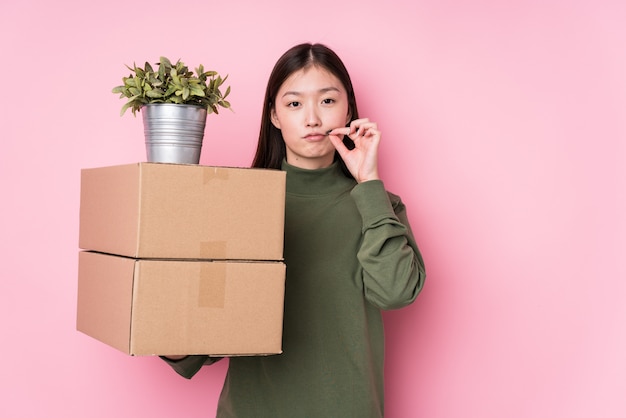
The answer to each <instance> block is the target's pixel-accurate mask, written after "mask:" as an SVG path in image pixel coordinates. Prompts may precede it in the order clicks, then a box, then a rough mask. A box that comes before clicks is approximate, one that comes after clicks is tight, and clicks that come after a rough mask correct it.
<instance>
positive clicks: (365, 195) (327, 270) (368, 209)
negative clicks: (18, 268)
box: [169, 163, 425, 418]
mask: <svg viewBox="0 0 626 418" xmlns="http://www.w3.org/2000/svg"><path fill="white" fill-rule="evenodd" d="M283 170H285V171H286V172H287V195H286V213H285V263H286V265H287V279H286V294H285V316H284V331H283V354H280V355H276V356H268V357H234V358H231V359H230V363H229V367H228V373H227V376H226V380H225V382H224V388H223V390H222V394H221V397H220V400H219V406H218V412H217V416H218V417H220V418H225V417H238V418H265V417H267V418H283V417H284V418H299V417H302V418H304V417H306V418H333V417H337V418H352V417H353V418H369V417H382V416H383V415H384V399H383V396H384V387H383V384H384V378H383V360H384V331H383V320H382V316H381V310H384V309H395V308H401V307H403V306H406V305H408V304H410V303H411V302H413V301H414V300H415V298H416V297H417V294H418V293H419V292H420V290H421V289H422V286H423V284H424V279H425V271H424V264H423V261H422V257H421V255H420V253H419V250H418V248H417V246H416V244H415V240H414V238H413V235H412V233H411V230H410V227H409V223H408V220H407V217H406V211H405V207H404V205H403V204H402V202H401V201H400V198H399V197H397V196H395V195H393V194H391V193H387V192H386V191H385V188H384V186H383V183H382V182H381V181H378V180H375V181H369V182H365V183H361V184H356V182H355V181H354V180H353V179H349V178H347V177H345V176H344V175H343V174H342V172H341V170H340V168H339V165H338V164H336V163H335V164H334V165H332V166H331V167H329V168H324V169H319V170H303V169H299V168H296V167H293V166H290V165H288V164H287V163H283ZM212 361H214V359H208V360H207V357H203V356H190V357H187V358H186V359H183V360H180V361H178V362H169V363H170V365H172V367H173V368H174V369H175V370H176V371H177V372H178V373H180V374H181V375H183V376H185V377H187V378H191V377H192V376H193V375H194V374H195V373H196V372H197V371H198V370H199V369H200V367H201V366H202V365H203V364H205V363H206V364H209V363H211V362H212Z"/></svg>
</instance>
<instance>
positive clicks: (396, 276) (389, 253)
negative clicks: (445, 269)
mask: <svg viewBox="0 0 626 418" xmlns="http://www.w3.org/2000/svg"><path fill="white" fill-rule="evenodd" d="M351 195H352V198H353V199H354V201H355V202H356V206H357V208H358V210H359V212H360V214H361V218H362V221H363V229H362V233H363V237H362V241H361V247H360V248H359V251H358V253H357V257H358V259H359V262H360V264H361V266H362V268H363V283H364V288H365V298H366V299H367V300H368V301H369V302H370V303H372V304H373V305H374V306H377V307H379V308H380V309H385V310H388V309H398V308H402V307H404V306H406V305H409V304H411V303H412V302H413V301H414V300H415V298H416V297H417V295H418V294H419V292H420V291H421V290H422V287H423V286H424V281H425V278H426V271H425V268H424V261H423V259H422V255H421V254H420V251H419V249H418V247H417V244H416V242H415V238H414V237H413V233H412V231H411V227H410V225H409V221H408V218H407V214H406V207H405V206H404V204H403V203H402V201H401V199H400V197H399V196H396V195H394V194H392V193H388V192H387V191H386V190H385V187H384V184H383V182H382V181H380V180H372V181H367V182H363V183H360V184H358V185H356V186H355V187H354V188H353V189H352V192H351Z"/></svg>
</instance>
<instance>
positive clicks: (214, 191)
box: [79, 163, 286, 260]
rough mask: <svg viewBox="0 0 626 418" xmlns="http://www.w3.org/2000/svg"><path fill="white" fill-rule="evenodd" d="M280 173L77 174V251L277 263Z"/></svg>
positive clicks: (190, 168)
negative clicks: (78, 193)
mask: <svg viewBox="0 0 626 418" xmlns="http://www.w3.org/2000/svg"><path fill="white" fill-rule="evenodd" d="M285 179H286V174H285V172H283V171H280V170H267V169H250V168H227V167H209V166H200V165H185V164H162V163H136V164H127V165H119V166H111V167H102V168H89V169H83V170H82V172H81V198H80V225H79V247H80V248H81V249H84V250H93V251H99V252H104V253H109V254H117V255H123V256H127V257H133V258H170V259H177V258H196V259H227V260H228V259H230V260H282V259H283V234H284V215H285V213H284V205H285Z"/></svg>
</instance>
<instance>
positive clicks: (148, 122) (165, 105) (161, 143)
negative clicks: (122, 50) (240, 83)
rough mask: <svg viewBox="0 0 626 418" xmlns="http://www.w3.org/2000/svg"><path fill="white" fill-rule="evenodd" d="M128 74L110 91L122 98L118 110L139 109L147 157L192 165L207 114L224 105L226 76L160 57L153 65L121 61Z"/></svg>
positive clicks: (199, 148)
mask: <svg viewBox="0 0 626 418" xmlns="http://www.w3.org/2000/svg"><path fill="white" fill-rule="evenodd" d="M126 67H127V68H128V69H129V70H131V71H132V73H131V74H130V75H129V76H128V77H123V78H122V81H123V84H122V85H121V86H117V87H114V88H113V90H112V91H113V93H117V94H119V95H120V98H126V99H127V101H126V103H125V104H124V106H123V107H122V110H121V112H120V115H124V113H126V111H127V110H128V109H131V111H132V112H133V115H135V116H136V113H137V112H138V111H141V113H142V116H143V122H144V133H145V139H146V151H147V154H148V161H149V162H171V163H185V164H198V162H199V161H200V150H201V148H202V140H203V138H204V128H205V125H206V118H207V115H208V114H210V113H215V114H218V113H219V108H220V107H222V108H225V109H230V103H229V102H228V101H227V100H226V98H227V97H228V95H229V94H230V86H228V87H227V88H226V90H225V92H224V93H222V90H221V89H222V86H223V84H224V81H226V79H227V78H228V76H226V77H224V78H222V77H221V76H220V75H219V74H218V73H217V72H215V71H205V70H204V66H203V65H200V66H198V68H196V69H195V73H194V72H193V71H190V70H189V68H188V67H187V66H186V65H185V64H184V63H183V62H182V61H180V60H178V61H177V62H176V63H175V64H172V63H171V61H170V60H169V59H168V58H166V57H161V58H160V60H159V62H158V63H157V64H156V69H154V68H153V67H152V65H150V63H148V62H146V63H145V65H144V67H143V68H141V67H138V66H137V65H135V64H134V65H133V67H132V68H131V67H129V66H128V65H127V66H126Z"/></svg>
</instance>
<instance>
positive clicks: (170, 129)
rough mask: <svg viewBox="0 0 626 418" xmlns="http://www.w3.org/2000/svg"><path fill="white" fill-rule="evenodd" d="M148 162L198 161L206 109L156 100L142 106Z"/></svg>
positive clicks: (190, 162) (192, 162) (191, 162)
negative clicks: (156, 101)
mask: <svg viewBox="0 0 626 418" xmlns="http://www.w3.org/2000/svg"><path fill="white" fill-rule="evenodd" d="M141 114H142V117H143V126H144V135H145V138H146V153H147V156H148V162H152V163H178V164H198V163H199V162H200V151H201V149H202V140H203V138H204V127H205V125H206V118H207V110H206V109H205V108H203V107H201V106H194V105H184V104H173V103H154V104H147V105H144V106H142V107H141Z"/></svg>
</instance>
